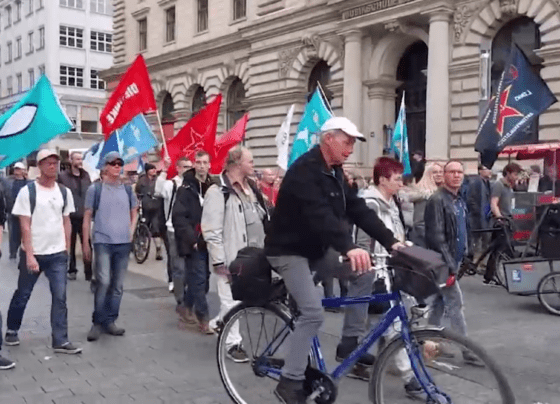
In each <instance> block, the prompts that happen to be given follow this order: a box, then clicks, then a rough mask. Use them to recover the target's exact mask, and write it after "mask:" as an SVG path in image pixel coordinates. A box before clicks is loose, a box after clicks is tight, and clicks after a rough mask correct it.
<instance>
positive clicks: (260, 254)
mask: <svg viewBox="0 0 560 404" xmlns="http://www.w3.org/2000/svg"><path fill="white" fill-rule="evenodd" d="M229 272H230V274H231V294H232V297H233V299H234V300H240V301H243V302H250V303H253V304H262V303H266V302H267V301H268V299H269V298H270V295H271V293H272V267H271V266H270V264H269V263H268V260H267V259H266V255H265V253H264V249H262V248H255V247H245V248H242V249H241V250H239V252H238V253H237V257H236V258H235V260H234V261H233V262H232V263H231V265H230V266H229Z"/></svg>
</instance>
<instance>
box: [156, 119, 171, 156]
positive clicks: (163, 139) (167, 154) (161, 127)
mask: <svg viewBox="0 0 560 404" xmlns="http://www.w3.org/2000/svg"><path fill="white" fill-rule="evenodd" d="M156 115H157V119H158V124H159V130H160V131H161V140H162V141H163V150H164V151H165V157H166V158H167V159H168V160H169V151H168V150H167V141H166V140H165V134H164V133H163V125H162V124H161V118H160V116H159V110H158V109H156Z"/></svg>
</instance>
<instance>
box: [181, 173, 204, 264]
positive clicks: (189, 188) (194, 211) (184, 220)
mask: <svg viewBox="0 0 560 404" xmlns="http://www.w3.org/2000/svg"><path fill="white" fill-rule="evenodd" d="M212 184H213V181H212V179H211V178H210V176H208V177H207V179H206V182H204V183H201V182H200V181H198V180H197V179H196V177H195V172H194V169H191V170H189V171H187V172H186V173H185V175H184V177H183V185H181V186H180V187H179V189H177V196H176V197H175V204H174V205H173V211H172V216H171V220H172V222H173V228H174V229H175V241H176V243H177V251H178V254H179V256H181V257H185V256H187V255H189V254H191V253H192V251H193V246H194V244H195V243H196V244H197V250H198V251H206V242H205V241H204V238H203V237H202V232H201V230H200V219H201V217H202V203H201V197H202V198H204V195H205V194H206V191H207V190H208V188H209V187H210V185H212Z"/></svg>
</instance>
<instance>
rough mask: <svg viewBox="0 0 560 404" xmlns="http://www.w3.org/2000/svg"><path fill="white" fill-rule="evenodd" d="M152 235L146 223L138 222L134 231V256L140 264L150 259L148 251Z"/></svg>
mask: <svg viewBox="0 0 560 404" xmlns="http://www.w3.org/2000/svg"><path fill="white" fill-rule="evenodd" d="M151 240H152V237H151V234H150V229H148V226H146V224H145V223H140V224H138V227H136V231H135V232H134V240H133V244H132V246H133V249H134V258H135V259H136V262H137V263H138V264H142V263H144V261H146V259H148V253H149V252H150V243H151Z"/></svg>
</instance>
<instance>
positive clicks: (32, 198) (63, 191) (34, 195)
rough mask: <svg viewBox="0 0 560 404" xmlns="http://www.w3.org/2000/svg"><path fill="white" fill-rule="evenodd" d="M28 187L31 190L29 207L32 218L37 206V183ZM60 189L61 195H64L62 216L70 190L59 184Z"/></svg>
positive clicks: (31, 183) (32, 183)
mask: <svg viewBox="0 0 560 404" xmlns="http://www.w3.org/2000/svg"><path fill="white" fill-rule="evenodd" d="M26 186H27V189H28V190H29V207H30V208H31V216H33V212H34V211H35V205H37V186H36V185H35V181H33V182H30V183H29V184H27V185H26ZM58 189H60V193H61V194H62V202H63V203H62V214H64V210H65V209H66V204H67V202H68V189H67V188H66V187H65V186H64V185H62V184H58Z"/></svg>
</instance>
